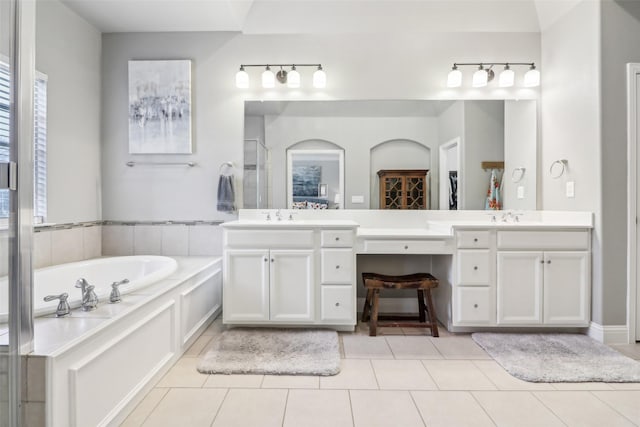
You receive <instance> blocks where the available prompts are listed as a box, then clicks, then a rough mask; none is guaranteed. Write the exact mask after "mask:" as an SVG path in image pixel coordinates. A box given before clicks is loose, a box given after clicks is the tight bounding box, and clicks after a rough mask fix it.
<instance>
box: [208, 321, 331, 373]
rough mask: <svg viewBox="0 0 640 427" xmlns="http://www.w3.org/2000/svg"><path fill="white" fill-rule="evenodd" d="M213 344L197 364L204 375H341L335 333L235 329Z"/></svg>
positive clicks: (306, 330)
mask: <svg viewBox="0 0 640 427" xmlns="http://www.w3.org/2000/svg"><path fill="white" fill-rule="evenodd" d="M214 340H215V342H214V343H213V345H212V348H211V349H210V350H209V352H207V354H205V355H204V357H203V358H202V359H201V360H200V362H199V363H198V371H200V372H202V373H203V374H270V375H322V376H327V375H336V374H337V373H338V372H340V346H339V342H338V333H337V332H335V331H329V330H309V329H261V328H250V329H249V328H234V329H229V330H226V331H224V332H222V334H221V335H220V336H219V337H216V338H214Z"/></svg>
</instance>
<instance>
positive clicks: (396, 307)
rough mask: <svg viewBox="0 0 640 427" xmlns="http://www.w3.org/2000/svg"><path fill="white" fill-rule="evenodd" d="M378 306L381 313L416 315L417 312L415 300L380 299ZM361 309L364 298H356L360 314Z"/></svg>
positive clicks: (416, 300)
mask: <svg viewBox="0 0 640 427" xmlns="http://www.w3.org/2000/svg"><path fill="white" fill-rule="evenodd" d="M378 305H379V306H378V309H379V310H380V312H381V313H400V314H404V313H409V314H416V313H417V312H418V299H417V298H380V299H379V300H378ZM362 307H364V298H358V311H359V312H362Z"/></svg>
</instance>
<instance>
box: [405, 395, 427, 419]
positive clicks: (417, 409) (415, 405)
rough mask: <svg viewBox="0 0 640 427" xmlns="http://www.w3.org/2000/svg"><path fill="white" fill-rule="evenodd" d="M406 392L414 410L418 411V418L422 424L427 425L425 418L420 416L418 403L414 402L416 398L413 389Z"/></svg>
mask: <svg viewBox="0 0 640 427" xmlns="http://www.w3.org/2000/svg"><path fill="white" fill-rule="evenodd" d="M407 392H408V393H409V397H410V398H411V402H413V406H414V407H415V408H416V411H418V415H419V416H420V420H422V424H423V425H424V426H425V427H427V420H425V419H424V418H423V417H422V412H420V408H419V407H418V404H417V403H416V399H415V397H414V396H413V391H412V390H407Z"/></svg>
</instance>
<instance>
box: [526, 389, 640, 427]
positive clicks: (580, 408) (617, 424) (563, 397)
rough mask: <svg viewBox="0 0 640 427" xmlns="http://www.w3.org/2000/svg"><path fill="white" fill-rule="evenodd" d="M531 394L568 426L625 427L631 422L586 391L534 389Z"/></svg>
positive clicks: (630, 424)
mask: <svg viewBox="0 0 640 427" xmlns="http://www.w3.org/2000/svg"><path fill="white" fill-rule="evenodd" d="M533 394H534V395H535V396H536V397H537V398H538V399H540V401H541V402H542V403H544V404H545V406H546V407H547V408H549V409H551V411H553V413H554V414H555V415H556V416H557V417H558V418H560V420H562V421H563V422H564V423H565V424H566V425H567V426H569V427H574V426H575V427H603V426H606V427H627V426H632V425H633V424H632V423H631V422H630V421H629V420H627V419H626V418H624V417H623V416H622V415H620V414H619V413H618V412H616V411H614V410H613V409H611V407H609V406H608V405H607V404H605V403H604V402H602V401H601V400H600V399H598V398H597V397H595V396H594V395H593V394H591V393H590V392H586V391H535V392H533Z"/></svg>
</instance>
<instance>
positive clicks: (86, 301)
mask: <svg viewBox="0 0 640 427" xmlns="http://www.w3.org/2000/svg"><path fill="white" fill-rule="evenodd" d="M76 288H80V289H81V291H82V310H84V311H91V310H94V309H95V308H96V307H97V306H98V295H96V293H95V292H94V291H93V290H94V289H95V286H93V285H90V284H89V282H87V280H86V279H84V278H80V279H78V280H77V281H76Z"/></svg>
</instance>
